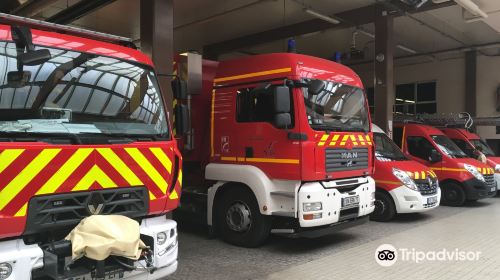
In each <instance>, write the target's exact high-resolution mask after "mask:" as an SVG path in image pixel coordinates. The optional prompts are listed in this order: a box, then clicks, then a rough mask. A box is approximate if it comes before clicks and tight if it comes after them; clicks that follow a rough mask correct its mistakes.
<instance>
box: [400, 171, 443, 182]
mask: <svg viewBox="0 0 500 280" xmlns="http://www.w3.org/2000/svg"><path fill="white" fill-rule="evenodd" d="M406 174H408V176H410V177H411V178H412V179H414V180H425V179H427V178H428V177H430V178H437V176H436V173H434V171H432V170H428V171H415V172H411V171H407V172H406Z"/></svg>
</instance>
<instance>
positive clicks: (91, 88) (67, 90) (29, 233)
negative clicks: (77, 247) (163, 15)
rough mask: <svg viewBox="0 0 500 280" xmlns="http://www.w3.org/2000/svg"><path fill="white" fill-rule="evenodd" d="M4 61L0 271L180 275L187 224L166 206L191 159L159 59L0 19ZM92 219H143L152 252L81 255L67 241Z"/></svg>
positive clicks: (32, 275)
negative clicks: (164, 89) (181, 229)
mask: <svg viewBox="0 0 500 280" xmlns="http://www.w3.org/2000/svg"><path fill="white" fill-rule="evenodd" d="M70 34H71V35H70ZM0 65H1V67H0V69H1V70H0V77H1V79H0V80H1V81H2V82H0V83H1V86H0V96H1V98H0V99H1V100H0V279H9V280H25V279H38V278H42V279H96V278H98V279H112V278H113V279H114V278H120V279H122V278H123V279H158V278H163V277H165V276H166V275H169V274H171V273H173V272H174V271H175V270H176V268H177V224H176V222H175V221H173V220H170V219H167V218H166V216H165V214H166V213H167V212H170V211H172V210H173V209H175V208H176V207H177V205H178V203H179V196H180V191H181V182H182V171H181V164H182V161H181V159H182V158H181V156H180V153H179V150H178V149H177V145H176V142H175V139H174V138H173V137H172V133H171V129H170V125H169V123H168V115H167V113H166V110H165V103H164V102H163V99H162V95H161V92H160V88H159V86H158V82H157V79H156V75H155V71H154V68H153V63H152V61H151V60H150V58H148V57H147V56H146V55H145V54H143V53H141V52H139V51H137V50H136V49H134V48H131V47H130V43H127V41H126V39H125V38H121V37H116V36H112V35H106V34H101V33H96V32H91V31H86V30H81V29H76V28H72V27H66V26H58V25H55V24H47V23H44V22H39V21H35V20H29V19H24V18H19V17H15V16H10V15H0ZM91 215H101V217H104V219H106V218H107V217H108V218H109V217H111V215H113V216H118V217H122V218H123V219H126V220H127V221H130V219H133V220H135V221H136V225H137V226H138V227H139V228H137V226H136V229H137V230H138V232H139V231H140V236H137V238H140V240H142V242H144V244H145V245H146V246H147V248H141V250H142V253H140V256H139V258H138V259H131V258H125V257H117V256H109V257H106V258H105V259H103V260H101V259H99V260H97V259H90V258H87V257H86V256H83V257H82V258H78V259H75V258H72V251H73V247H72V242H71V241H70V240H66V238H67V237H68V234H69V233H70V232H71V231H72V229H73V228H75V226H77V225H78V224H79V223H80V222H81V221H82V220H83V219H85V218H87V217H89V216H91ZM124 217H127V218H124ZM132 222H133V221H132ZM115 226H116V227H115V228H118V227H119V226H120V225H119V224H115ZM134 232H135V231H134ZM93 234H94V233H89V235H93ZM119 236H120V231H116V232H108V233H106V236H105V237H104V236H103V235H97V236H96V237H95V238H96V240H99V238H100V237H103V238H110V239H113V238H115V237H116V238H119ZM82 242H83V243H82V245H85V244H88V243H85V242H84V241H82Z"/></svg>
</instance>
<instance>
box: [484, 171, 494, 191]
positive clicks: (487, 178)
mask: <svg viewBox="0 0 500 280" xmlns="http://www.w3.org/2000/svg"><path fill="white" fill-rule="evenodd" d="M483 176H484V180H485V181H486V187H488V188H493V187H496V186H497V182H496V180H495V177H494V175H493V174H489V175H483Z"/></svg>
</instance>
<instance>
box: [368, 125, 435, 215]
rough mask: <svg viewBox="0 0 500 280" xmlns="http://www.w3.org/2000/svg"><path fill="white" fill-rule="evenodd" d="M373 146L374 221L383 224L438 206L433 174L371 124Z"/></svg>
mask: <svg viewBox="0 0 500 280" xmlns="http://www.w3.org/2000/svg"><path fill="white" fill-rule="evenodd" d="M372 128H373V140H374V143H375V147H376V149H375V174H373V178H374V179H375V184H376V186H377V191H376V193H375V211H373V213H372V214H371V215H370V219H372V220H374V221H380V222H385V221H389V220H391V219H392V218H393V217H394V216H395V215H396V214H399V213H417V212H424V211H429V210H431V209H434V208H436V207H438V206H439V202H440V200H441V190H440V188H439V181H438V178H437V176H436V173H434V171H432V170H431V169H430V168H429V167H427V166H425V165H423V164H421V163H418V162H416V161H414V160H411V159H409V158H408V157H407V156H405V155H404V154H403V152H402V151H401V150H400V149H399V147H398V146H396V144H395V143H394V142H393V141H392V140H391V139H390V138H389V137H388V136H387V135H386V134H385V133H384V131H383V130H382V129H380V127H378V126H376V125H374V124H372Z"/></svg>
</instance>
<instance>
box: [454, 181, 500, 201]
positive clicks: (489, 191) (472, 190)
mask: <svg viewBox="0 0 500 280" xmlns="http://www.w3.org/2000/svg"><path fill="white" fill-rule="evenodd" d="M462 185H463V187H464V191H465V197H466V199H467V200H479V199H484V198H489V197H492V196H495V195H496V193H497V188H496V186H487V185H486V184H485V183H484V182H482V181H479V180H478V179H476V178H473V179H469V180H467V181H464V182H462Z"/></svg>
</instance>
